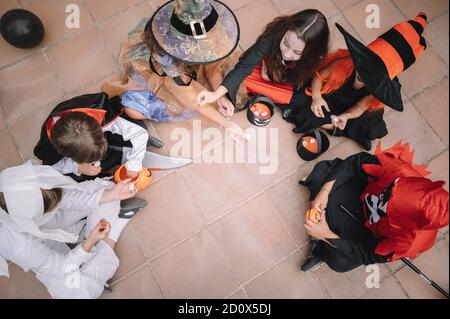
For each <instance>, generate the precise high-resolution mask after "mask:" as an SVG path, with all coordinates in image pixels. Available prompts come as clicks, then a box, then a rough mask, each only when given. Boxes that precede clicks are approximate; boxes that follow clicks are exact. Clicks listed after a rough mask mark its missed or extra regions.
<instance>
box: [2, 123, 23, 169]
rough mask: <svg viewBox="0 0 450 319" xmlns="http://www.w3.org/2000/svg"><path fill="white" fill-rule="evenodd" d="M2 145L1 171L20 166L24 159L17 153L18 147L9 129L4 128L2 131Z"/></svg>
mask: <svg viewBox="0 0 450 319" xmlns="http://www.w3.org/2000/svg"><path fill="white" fill-rule="evenodd" d="M0 143H1V144H0V145H2V154H1V155H0V171H2V170H4V169H5V168H8V167H11V166H16V165H20V164H21V163H22V159H21V158H20V155H19V153H18V152H17V149H16V146H15V145H14V142H13V140H12V138H11V135H10V134H9V132H8V129H6V128H4V129H2V130H0Z"/></svg>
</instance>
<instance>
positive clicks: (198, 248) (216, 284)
mask: <svg viewBox="0 0 450 319" xmlns="http://www.w3.org/2000/svg"><path fill="white" fill-rule="evenodd" d="M151 265H152V268H153V270H154V272H155V275H156V278H157V280H158V282H159V283H160V285H161V287H162V290H163V291H164V294H165V296H166V297H167V298H224V297H226V296H227V295H229V294H230V293H231V292H233V291H234V290H236V289H237V288H238V287H239V283H238V282H237V280H236V277H235V275H234V273H233V271H232V270H231V269H230V267H229V266H228V263H227V261H226V259H225V256H224V254H223V253H222V251H221V249H220V247H219V246H217V244H216V241H215V239H214V238H213V237H212V235H211V234H210V233H209V232H208V231H206V230H205V231H203V232H201V233H199V234H198V235H196V236H194V237H193V238H191V239H189V240H188V241H186V242H184V243H182V244H181V245H179V246H177V247H176V248H174V249H172V250H170V251H169V252H167V253H166V254H164V255H162V256H160V257H158V258H157V259H156V260H154V261H152V262H151Z"/></svg>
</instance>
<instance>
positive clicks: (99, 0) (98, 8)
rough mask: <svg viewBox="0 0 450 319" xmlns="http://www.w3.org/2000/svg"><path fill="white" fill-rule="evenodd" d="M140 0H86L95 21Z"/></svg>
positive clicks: (140, 0)
mask: <svg viewBox="0 0 450 319" xmlns="http://www.w3.org/2000/svg"><path fill="white" fill-rule="evenodd" d="M140 2H142V0H84V3H85V5H86V8H87V9H88V11H89V12H90V13H91V14H92V16H93V17H94V19H95V21H101V20H103V19H105V18H107V17H110V16H112V15H114V14H116V13H118V12H121V11H123V10H124V9H126V8H129V7H131V6H133V5H136V4H138V3H140Z"/></svg>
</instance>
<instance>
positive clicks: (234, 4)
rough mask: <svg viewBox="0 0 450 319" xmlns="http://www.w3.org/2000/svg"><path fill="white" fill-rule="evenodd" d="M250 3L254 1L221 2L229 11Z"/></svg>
mask: <svg viewBox="0 0 450 319" xmlns="http://www.w3.org/2000/svg"><path fill="white" fill-rule="evenodd" d="M150 1H153V0H150ZM252 1H255V0H223V1H222V2H223V3H225V4H226V5H227V6H228V7H230V9H231V10H236V9H239V8H242V7H243V6H245V5H247V4H248V3H249V2H252Z"/></svg>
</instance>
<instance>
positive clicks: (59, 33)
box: [24, 0, 93, 46]
mask: <svg viewBox="0 0 450 319" xmlns="http://www.w3.org/2000/svg"><path fill="white" fill-rule="evenodd" d="M69 4H74V5H77V6H78V8H79V9H80V28H79V29H77V28H68V27H67V26H66V19H67V17H68V16H69V14H70V13H68V12H66V7H67V6H68V5H69ZM24 8H25V9H27V10H30V11H31V12H33V13H34V14H36V15H37V16H38V17H39V18H40V19H41V20H42V23H43V24H44V28H45V38H44V41H43V45H44V46H46V45H49V44H51V43H54V42H56V41H58V40H61V39H64V38H67V37H70V36H72V35H74V34H76V33H78V32H80V30H81V29H84V28H87V27H89V26H91V25H92V24H93V20H92V18H91V16H90V15H89V12H88V11H87V10H86V8H85V6H84V5H83V2H82V1H81V0H75V1H73V0H62V1H61V0H32V1H28V2H27V3H26V4H25V5H24Z"/></svg>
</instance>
